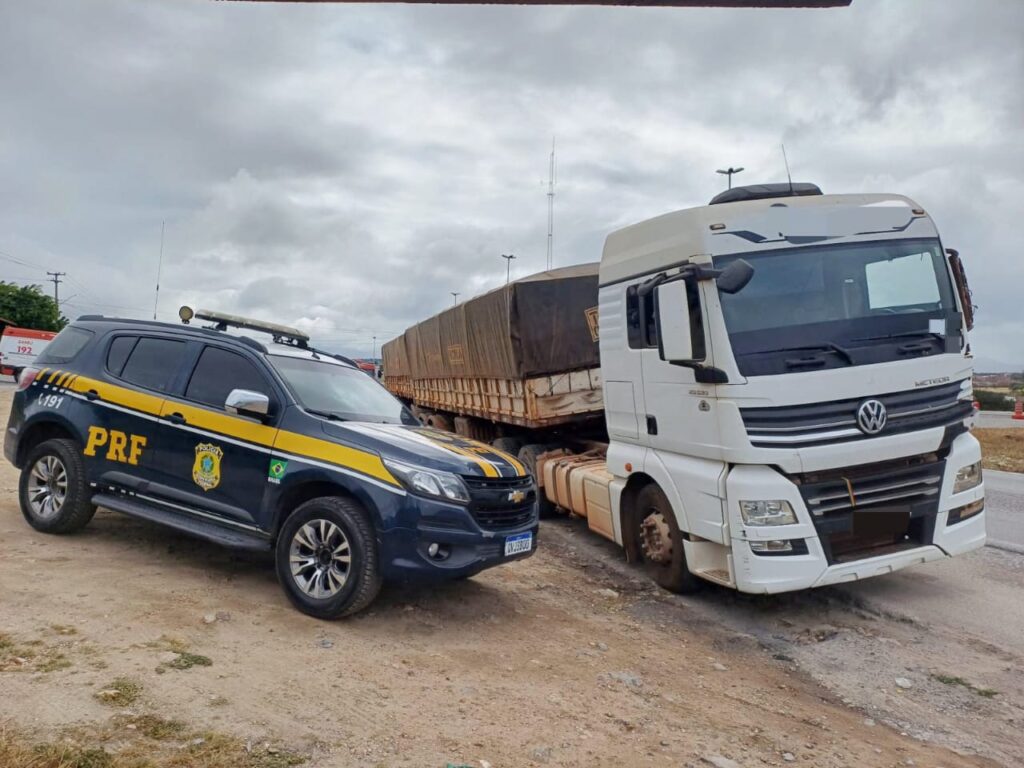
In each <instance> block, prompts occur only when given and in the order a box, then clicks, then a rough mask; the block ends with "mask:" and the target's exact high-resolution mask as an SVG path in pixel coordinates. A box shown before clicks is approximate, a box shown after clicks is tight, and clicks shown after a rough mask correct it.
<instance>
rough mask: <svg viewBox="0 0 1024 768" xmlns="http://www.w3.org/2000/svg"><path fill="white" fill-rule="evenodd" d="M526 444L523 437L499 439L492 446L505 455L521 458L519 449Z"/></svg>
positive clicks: (492, 442)
mask: <svg viewBox="0 0 1024 768" xmlns="http://www.w3.org/2000/svg"><path fill="white" fill-rule="evenodd" d="M525 444H526V441H525V440H523V438H521V437H497V438H495V439H494V440H492V441H491V445H493V446H494V447H495V448H497V449H498V450H499V451H502V452H503V453H508V454H511V455H512V456H519V449H520V448H522V447H523V446H524V445H525Z"/></svg>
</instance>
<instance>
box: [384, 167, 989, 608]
mask: <svg viewBox="0 0 1024 768" xmlns="http://www.w3.org/2000/svg"><path fill="white" fill-rule="evenodd" d="M972 324H973V307H972V305H971V299H970V291H969V289H968V286H967V282H966V278H965V275H964V270H963V265H962V263H961V260H960V258H959V254H957V252H956V251H953V250H950V249H944V247H943V245H942V243H941V241H940V238H939V234H938V231H937V229H936V227H935V224H934V222H933V221H932V219H931V217H930V216H929V215H928V213H927V212H926V211H925V210H924V209H923V208H922V207H921V206H920V205H919V204H918V203H916V202H914V201H913V200H911V199H909V198H907V197H903V196H900V195H892V194H852V195H823V194H822V193H821V192H820V190H819V189H818V188H817V187H816V186H814V185H810V184H781V185H760V186H756V187H739V188H734V189H732V190H729V191H728V192H725V193H722V194H721V195H718V196H717V197H716V198H715V199H713V200H712V201H711V203H710V204H708V205H706V206H700V207H695V208H689V209H685V210H681V211H676V212H673V213H668V214H666V215H663V216H659V217H657V218H654V219H650V220H648V221H644V222H640V223H638V224H634V225H632V226H629V227H625V228H623V229H620V230H618V231H616V232H613V233H611V234H610V235H609V236H608V238H607V240H606V242H605V246H604V252H603V254H602V258H601V261H600V263H599V264H584V265H579V266H575V267H568V268H565V269H560V270H554V271H550V272H545V273H540V274H539V275H534V276H533V277H530V278H527V279H524V280H519V281H515V282H512V283H509V284H508V285H506V286H503V287H501V288H499V289H497V290H494V291H491V292H490V293H487V294H484V295H483V296H480V297H477V298H475V299H471V300H470V301H467V302H464V303H463V304H460V305H458V306H456V307H454V308H451V309H448V310H446V311H445V312H442V313H441V314H439V315H436V316H434V317H432V318H430V319H428V320H426V321H424V322H422V323H419V324H418V325H416V326H413V327H412V328H410V329H408V330H407V331H406V332H405V333H404V334H402V335H401V336H399V337H398V338H396V339H394V340H392V341H390V342H389V343H388V344H385V346H384V348H383V360H384V383H385V385H386V386H387V387H388V388H389V389H390V390H391V391H392V392H394V393H395V394H396V395H398V396H399V397H400V398H402V399H404V400H405V401H406V402H407V403H409V404H410V405H411V406H412V407H413V409H414V412H415V413H416V414H417V415H418V416H419V417H420V418H421V419H422V420H423V421H424V422H426V423H427V424H429V425H431V426H434V427H437V428H439V429H445V430H451V431H455V432H457V433H459V434H463V435H466V436H469V437H475V438H478V439H484V440H486V441H488V442H492V443H493V444H494V445H495V447H496V448H499V449H501V450H503V451H506V452H511V453H515V454H517V455H518V458H519V459H520V461H521V462H522V463H524V464H525V465H526V466H527V467H528V468H529V469H530V470H531V472H533V474H534V477H535V479H536V482H537V484H538V486H539V490H540V493H539V498H540V503H541V505H542V512H543V513H550V512H552V511H553V510H555V509H560V510H563V511H567V512H570V513H572V514H574V515H578V516H580V517H583V518H586V520H587V524H588V526H589V527H590V528H591V529H593V530H594V531H596V532H597V533H599V534H601V535H602V536H605V537H606V538H608V539H611V540H613V541H615V542H616V543H618V544H620V545H621V546H622V547H623V548H624V549H625V552H626V556H627V558H628V559H629V560H630V561H639V562H642V563H644V564H645V565H646V566H647V567H648V568H649V570H650V571H651V573H652V576H653V577H654V578H655V579H656V581H657V582H658V583H659V584H661V585H662V586H664V587H666V588H667V589H671V590H674V591H688V590H690V589H693V588H695V587H697V586H698V585H699V584H700V583H701V580H702V579H703V580H707V581H711V582H716V583H718V584H721V585H725V586H729V587H733V588H736V589H738V590H740V591H744V592H754V593H768V592H782V591H787V590H795V589H803V588H808V587H816V586H822V585H826V584H834V583H837V582H843V581H851V580H857V579H863V578H867V577H870V576H875V575H879V574H885V573H890V572H892V571H895V570H898V569H901V568H904V567H907V566H909V565H913V564H916V563H923V562H928V561H931V560H937V559H940V558H944V557H949V556H954V555H959V554H962V553H964V552H967V551H969V550H972V549H975V548H978V547H981V546H982V545H983V544H984V542H985V515H984V484H983V482H982V474H981V451H980V447H979V444H978V442H977V440H976V439H975V438H974V437H973V436H972V435H971V434H970V432H969V427H970V425H971V423H972V419H973V416H974V407H973V392H972V385H971V375H972V355H971V351H970V344H969V340H968V331H969V330H970V328H971V327H972Z"/></svg>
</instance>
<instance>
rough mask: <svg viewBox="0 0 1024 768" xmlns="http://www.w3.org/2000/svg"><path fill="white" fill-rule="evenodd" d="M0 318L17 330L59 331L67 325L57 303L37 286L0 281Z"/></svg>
mask: <svg viewBox="0 0 1024 768" xmlns="http://www.w3.org/2000/svg"><path fill="white" fill-rule="evenodd" d="M0 317H2V318H4V319H5V320H10V321H11V322H12V323H14V324H15V325H16V326H18V327H19V328H34V329H35V330H37V331H59V330H60V329H61V328H63V327H64V326H65V325H67V324H68V320H67V318H66V317H62V316H61V314H60V312H59V311H58V309H57V303H56V302H55V301H54V300H53V298H52V297H50V296H47V295H46V294H45V293H43V292H42V290H41V289H40V288H39V286H38V285H15V284H14V283H5V282H3V281H2V280H0Z"/></svg>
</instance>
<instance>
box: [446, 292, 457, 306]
mask: <svg viewBox="0 0 1024 768" xmlns="http://www.w3.org/2000/svg"><path fill="white" fill-rule="evenodd" d="M448 293H450V294H451V295H452V306H453V307H454V306H457V305H458V303H459V292H458V291H448Z"/></svg>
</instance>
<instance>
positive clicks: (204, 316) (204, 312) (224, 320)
mask: <svg viewBox="0 0 1024 768" xmlns="http://www.w3.org/2000/svg"><path fill="white" fill-rule="evenodd" d="M178 316H179V317H180V318H181V321H182V322H183V323H186V324H187V323H188V322H189V320H191V319H192V318H193V317H194V318H196V319H198V320H207V321H209V322H211V323H213V324H214V326H213V327H214V329H215V330H218V331H226V330H227V329H228V328H241V329H244V330H247V331H262V332H263V333H269V334H270V335H271V336H273V337H274V341H275V342H277V343H279V344H281V343H292V344H295V345H296V346H298V347H303V348H305V347H308V346H309V335H308V334H305V333H303V332H302V331H300V330H299V329H298V328H292V327H291V326H287V325H279V324H278V323H267V322H264V321H263V320H253V319H252V318H248V317H240V316H239V315H229V314H226V313H224V312H211V311H210V310H208V309H198V310H196V311H195V312H193V311H192V310H191V308H189V307H182V308H181V309H180V310H178Z"/></svg>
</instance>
